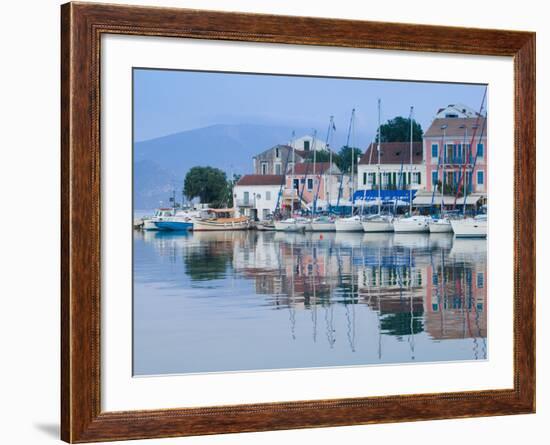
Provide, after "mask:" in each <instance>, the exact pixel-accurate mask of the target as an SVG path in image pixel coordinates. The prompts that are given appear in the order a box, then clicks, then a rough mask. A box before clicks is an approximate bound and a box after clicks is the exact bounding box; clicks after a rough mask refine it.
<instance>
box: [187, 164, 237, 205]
mask: <svg viewBox="0 0 550 445" xmlns="http://www.w3.org/2000/svg"><path fill="white" fill-rule="evenodd" d="M183 192H184V193H185V196H187V198H188V199H193V198H199V199H200V201H201V202H202V203H209V204H211V205H212V206H213V207H220V206H221V205H224V204H225V205H227V203H228V181H227V177H226V175H225V173H224V172H223V171H222V170H220V169H218V168H214V167H193V168H192V169H191V170H189V171H188V172H187V175H185V182H184V185H183Z"/></svg>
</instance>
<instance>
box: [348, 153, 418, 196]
mask: <svg viewBox="0 0 550 445" xmlns="http://www.w3.org/2000/svg"><path fill="white" fill-rule="evenodd" d="M410 152H411V150H410V143H409V142H382V143H381V144H380V174H378V150H377V145H376V144H374V143H373V144H371V145H370V146H369V147H368V148H367V151H366V152H365V153H364V154H363V156H361V159H360V160H359V163H358V165H357V188H356V190H377V189H378V184H379V183H380V184H381V187H380V188H381V189H382V190H397V189H407V190H408V189H410V188H412V189H413V190H425V189H426V166H425V164H424V162H423V151H422V142H413V159H412V171H411V163H410Z"/></svg>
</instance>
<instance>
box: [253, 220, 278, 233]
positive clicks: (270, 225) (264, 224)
mask: <svg viewBox="0 0 550 445" xmlns="http://www.w3.org/2000/svg"><path fill="white" fill-rule="evenodd" d="M255 227H256V230H263V231H270V230H275V223H274V222H273V221H260V222H257V223H256V226H255Z"/></svg>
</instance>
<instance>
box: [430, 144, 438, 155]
mask: <svg viewBox="0 0 550 445" xmlns="http://www.w3.org/2000/svg"><path fill="white" fill-rule="evenodd" d="M438 156H439V147H438V146H437V144H432V158H437V157H438Z"/></svg>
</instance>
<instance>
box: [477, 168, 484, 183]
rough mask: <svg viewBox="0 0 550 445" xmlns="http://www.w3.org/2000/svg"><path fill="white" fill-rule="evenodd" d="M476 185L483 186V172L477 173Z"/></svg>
mask: <svg viewBox="0 0 550 445" xmlns="http://www.w3.org/2000/svg"><path fill="white" fill-rule="evenodd" d="M477 184H478V185H483V171H478V172H477Z"/></svg>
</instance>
